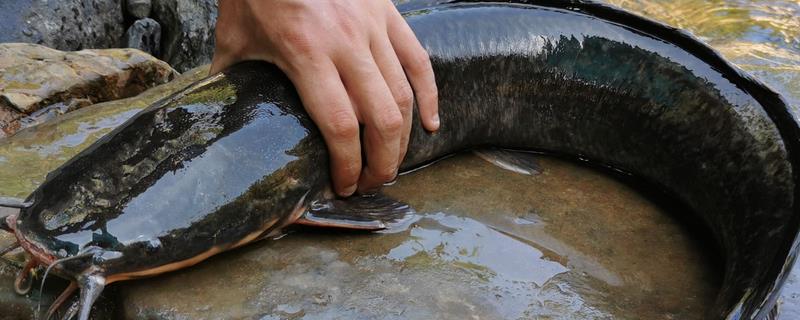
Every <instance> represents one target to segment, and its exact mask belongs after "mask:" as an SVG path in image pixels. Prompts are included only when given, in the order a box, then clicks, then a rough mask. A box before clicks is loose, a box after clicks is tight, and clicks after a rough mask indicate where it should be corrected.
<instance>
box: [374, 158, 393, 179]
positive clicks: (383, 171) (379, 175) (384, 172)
mask: <svg viewBox="0 0 800 320" xmlns="http://www.w3.org/2000/svg"><path fill="white" fill-rule="evenodd" d="M395 169H396V168H395V164H394V163H389V164H387V165H383V166H380V167H379V168H378V169H377V170H375V172H373V173H372V175H373V176H374V177H375V179H377V180H380V181H384V182H386V181H391V180H392V179H394V176H395Z"/></svg>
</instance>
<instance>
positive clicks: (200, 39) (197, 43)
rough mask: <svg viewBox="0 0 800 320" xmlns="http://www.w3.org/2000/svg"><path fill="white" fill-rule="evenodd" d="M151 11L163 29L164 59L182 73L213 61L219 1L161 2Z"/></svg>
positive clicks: (173, 0) (157, 2)
mask: <svg viewBox="0 0 800 320" xmlns="http://www.w3.org/2000/svg"><path fill="white" fill-rule="evenodd" d="M152 10H153V11H152V13H151V17H152V18H154V19H155V20H157V21H158V22H159V23H160V24H161V28H162V37H161V39H162V44H161V48H162V51H161V54H162V55H161V56H160V58H161V59H162V60H164V61H167V62H169V64H170V65H171V66H172V67H173V68H175V69H177V70H178V71H181V72H183V71H186V70H188V69H191V68H194V67H196V66H199V65H203V64H207V63H210V62H211V57H212V56H213V55H214V43H215V40H214V27H215V25H216V22H217V1H216V0H197V1H182V0H159V1H154V2H153V9H152Z"/></svg>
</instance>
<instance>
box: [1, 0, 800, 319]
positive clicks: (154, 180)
mask: <svg viewBox="0 0 800 320" xmlns="http://www.w3.org/2000/svg"><path fill="white" fill-rule="evenodd" d="M536 3H537V4H539V5H532V4H529V3H528V2H527V1H512V3H505V4H500V3H479V2H478V3H463V2H462V3H453V4H437V5H434V6H425V7H422V8H419V9H418V10H413V11H410V12H407V13H406V17H407V20H408V21H409V24H410V25H411V27H412V29H414V31H415V33H416V34H417V36H418V38H419V39H420V41H421V42H422V44H423V45H424V46H425V47H426V49H427V50H428V52H429V54H430V56H431V59H432V62H433V65H434V69H435V73H436V76H437V85H438V87H439V92H440V117H441V118H442V128H441V130H440V131H439V132H437V133H436V134H430V133H428V132H425V131H424V130H423V129H422V127H421V126H420V124H419V121H418V119H415V120H414V126H413V129H412V133H411V139H410V142H409V148H408V150H409V151H408V154H407V156H406V159H405V160H404V162H403V164H402V168H401V169H402V170H405V171H407V170H412V169H415V168H418V167H420V166H423V165H425V164H427V163H429V162H431V161H435V160H436V159H440V158H442V157H444V156H446V155H449V154H452V153H455V152H459V151H463V150H470V149H481V148H486V147H496V148H506V149H515V150H532V151H541V152H549V153H555V154H560V155H568V156H572V157H579V158H582V159H588V160H591V161H592V162H594V163H598V164H602V165H604V166H608V167H611V168H615V169H618V170H621V171H624V172H627V173H630V174H633V175H635V176H637V177H639V178H641V179H643V180H646V181H648V182H649V183H651V184H652V185H654V186H656V187H658V188H661V189H663V190H665V191H667V192H669V193H670V194H671V195H674V197H675V198H676V199H677V200H678V201H682V202H684V203H686V204H687V205H688V206H689V207H691V208H692V209H693V211H694V212H695V213H696V214H697V216H698V218H699V219H700V220H701V221H703V222H704V223H705V224H707V225H708V227H709V229H710V230H711V231H712V233H713V238H714V239H715V240H716V241H717V242H718V244H719V247H720V248H721V249H722V251H723V252H722V253H723V256H724V257H725V277H724V281H723V287H722V289H721V291H720V294H719V296H718V299H717V301H716V304H715V306H714V307H713V308H712V309H711V310H710V311H709V314H708V316H709V318H715V319H751V318H757V319H760V318H764V317H766V316H767V315H768V313H769V312H771V311H772V310H773V306H774V305H775V300H776V299H777V296H778V293H779V289H780V287H781V285H782V283H783V281H784V280H785V277H786V274H787V273H788V270H790V267H791V265H792V264H793V263H794V259H795V256H796V247H797V245H796V243H797V242H796V239H795V238H796V235H797V232H798V230H799V229H800V221H799V219H800V215H798V209H797V205H798V204H797V203H796V199H797V193H798V190H797V187H796V184H797V182H798V177H797V171H798V168H800V158H798V157H800V156H799V155H798V152H800V149H798V141H800V140H799V138H800V129H798V125H797V123H796V122H795V121H794V119H793V117H792V116H791V114H790V113H789V111H788V107H787V105H786V103H785V102H784V101H783V99H782V98H781V97H780V96H779V95H777V94H776V93H774V92H773V91H771V90H770V89H768V88H766V87H765V86H763V85H762V84H761V83H759V82H757V81H755V80H753V79H751V78H750V77H748V76H747V75H745V74H744V73H742V72H741V71H739V70H738V69H737V68H735V67H733V66H731V65H730V64H729V63H727V62H725V61H724V60H723V59H722V58H721V57H720V56H719V55H718V54H717V53H716V52H714V51H713V50H712V49H710V48H708V47H707V46H705V45H703V44H701V43H700V42H698V41H697V40H695V39H694V38H692V37H691V36H688V35H686V34H684V33H682V32H680V31H678V30H675V29H672V28H669V27H667V26H664V25H661V24H658V23H656V22H652V21H650V20H647V19H644V18H640V17H637V16H634V15H632V14H630V13H626V12H624V11H621V10H618V9H615V8H611V7H608V6H604V5H599V4H593V3H585V2H583V1H566V2H554V1H541V2H536ZM327 159H328V156H327V153H326V148H325V145H324V143H323V140H322V138H321V136H320V133H319V131H318V130H317V129H316V127H315V126H314V124H313V123H312V122H311V120H310V119H309V118H308V116H307V115H306V113H305V112H304V111H303V108H302V105H301V103H300V100H299V98H298V97H297V94H296V92H295V90H294V88H293V86H292V85H291V83H290V82H289V80H288V79H287V78H286V77H285V76H284V75H283V74H282V73H281V72H280V71H279V70H278V69H277V68H276V67H275V66H272V65H269V64H265V63H256V62H251V63H244V64H239V65H237V66H234V67H232V68H230V69H229V70H227V71H225V72H224V73H223V74H220V75H216V76H212V77H210V78H208V79H206V80H204V81H201V82H199V83H196V84H194V85H193V86H191V87H189V88H187V89H186V90H184V91H182V92H180V93H178V94H176V95H175V96H172V97H170V98H168V99H165V100H163V101H160V102H159V103H157V104H155V105H153V106H151V107H149V108H148V109H146V110H144V111H142V112H141V113H139V114H138V115H137V116H135V117H134V118H132V119H131V120H129V121H128V122H127V123H125V124H124V125H122V126H121V127H119V128H117V129H115V130H114V131H113V132H112V133H110V134H108V135H107V136H106V137H104V138H103V139H101V140H100V141H98V142H97V143H95V144H94V145H92V147H90V148H88V149H87V150H85V151H84V152H82V153H81V154H79V155H77V156H76V157H75V158H73V159H72V160H71V161H69V162H68V163H66V164H65V165H63V166H62V167H61V168H59V169H58V170H56V171H55V172H53V173H51V174H50V175H49V176H48V178H47V180H46V181H45V182H44V183H43V184H42V185H41V186H40V187H39V188H38V189H37V190H36V191H35V192H34V193H33V194H32V195H31V197H30V198H29V199H28V200H29V201H30V202H31V203H32V205H31V206H30V207H27V208H25V209H23V210H22V211H21V212H20V214H19V215H18V216H12V217H10V218H8V219H7V224H8V225H9V227H10V228H11V229H13V230H14V232H15V233H16V235H17V238H18V239H19V240H20V243H21V244H22V246H23V247H24V248H25V249H26V250H27V251H28V252H30V253H31V254H32V255H33V256H34V257H35V258H36V260H37V261H39V262H40V263H42V264H45V265H53V270H54V272H57V273H59V274H60V275H62V276H65V277H68V278H72V279H76V280H77V281H78V284H79V285H80V287H81V293H82V301H83V304H84V307H87V306H88V305H91V302H92V301H93V298H94V296H96V294H99V290H100V289H102V287H103V286H104V285H106V284H108V283H111V282H114V281H121V280H128V279H134V278H139V277H147V276H152V275H156V274H159V273H163V272H168V271H172V270H176V269H180V268H184V267H187V266H190V265H192V264H195V263H198V262H200V261H202V260H204V259H205V258H208V257H210V256H212V255H214V254H216V253H219V252H222V251H225V250H229V249H232V248H236V247H238V246H241V245H244V244H246V243H249V242H252V241H255V240H257V239H261V238H264V237H268V236H269V235H274V234H277V233H279V232H280V230H281V229H282V228H283V227H285V226H288V225H290V224H293V223H297V222H298V221H300V222H302V223H306V224H318V225H334V226H335V225H339V226H348V227H354V228H362V229H370V230H373V229H380V228H382V227H383V226H384V224H385V223H386V222H388V221H391V220H392V219H395V218H397V217H398V216H399V215H400V214H401V213H402V212H403V211H404V210H405V208H403V207H402V206H399V205H398V204H397V203H394V202H392V201H389V200H386V199H383V198H382V199H379V200H374V201H365V200H363V199H360V200H359V199H356V200H350V201H348V200H335V199H332V195H331V193H330V192H329V191H328V185H329V175H328V165H327ZM55 262H58V263H55ZM54 263H55V264H54ZM92 288H95V289H92ZM84 309H86V310H88V309H87V308H84ZM86 310H84V311H86ZM83 315H84V314H82V316H83Z"/></svg>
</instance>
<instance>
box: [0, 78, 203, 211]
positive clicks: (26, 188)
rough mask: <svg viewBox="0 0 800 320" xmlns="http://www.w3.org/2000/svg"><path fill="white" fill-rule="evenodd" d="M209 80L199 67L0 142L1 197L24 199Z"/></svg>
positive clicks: (23, 131) (21, 132)
mask: <svg viewBox="0 0 800 320" xmlns="http://www.w3.org/2000/svg"><path fill="white" fill-rule="evenodd" d="M207 74H208V66H203V67H198V68H195V69H193V70H190V71H187V72H185V73H184V74H182V75H180V76H178V77H177V78H175V80H173V81H171V82H168V83H166V84H163V85H160V86H157V87H154V88H151V89H149V90H146V91H144V92H142V93H141V94H139V95H137V96H135V97H131V98H127V99H120V100H114V101H108V102H104V103H98V104H94V105H91V106H88V107H86V108H83V109H80V110H77V111H74V112H70V113H68V114H66V115H64V116H63V117H59V118H57V119H55V120H53V121H49V122H45V123H43V124H41V125H38V126H36V127H33V128H28V129H25V130H22V131H20V132H18V133H17V134H16V135H14V136H11V137H9V138H6V139H0V195H4V196H11V197H17V198H25V197H27V196H28V194H30V193H31V192H32V191H33V190H34V189H35V188H36V186H38V185H39V184H40V183H41V182H42V181H43V180H44V178H45V175H46V174H47V173H48V172H50V171H51V170H53V169H55V168H57V167H58V166H60V165H61V164H62V163H64V162H66V161H67V160H69V159H70V158H71V157H72V156H74V155H76V154H77V153H78V152H80V151H82V150H83V149H85V148H86V147H88V146H89V145H91V144H92V143H93V142H94V141H95V140H97V139H99V138H100V137H102V136H103V135H104V134H106V133H108V132H109V131H111V130H112V129H113V128H115V127H116V126H119V125H120V124H122V123H123V122H125V120H128V119H129V118H130V117H132V116H133V115H134V114H136V113H137V112H138V111H139V110H141V109H143V108H145V107H147V106H148V105H150V104H152V103H154V102H156V101H158V100H159V99H162V98H165V97H167V96H169V95H171V94H173V93H175V92H177V91H178V90H180V89H182V88H184V87H186V86H187V85H189V84H191V83H192V82H195V81H197V80H200V79H202V78H204V77H205V76H206V75H207Z"/></svg>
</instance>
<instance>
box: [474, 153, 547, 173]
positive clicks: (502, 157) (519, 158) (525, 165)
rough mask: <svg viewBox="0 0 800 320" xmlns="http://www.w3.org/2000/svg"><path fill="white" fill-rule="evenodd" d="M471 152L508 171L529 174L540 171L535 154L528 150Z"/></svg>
mask: <svg viewBox="0 0 800 320" xmlns="http://www.w3.org/2000/svg"><path fill="white" fill-rule="evenodd" d="M473 152H474V153H475V155H477V156H478V157H481V159H483V160H486V161H488V162H490V163H492V164H494V165H496V166H498V167H500V168H503V169H506V170H509V171H513V172H516V173H521V174H524V175H529V176H533V175H537V174H540V173H542V167H541V166H539V161H538V160H537V157H536V155H535V154H533V153H530V152H523V151H511V150H505V149H481V150H475V151H473Z"/></svg>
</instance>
